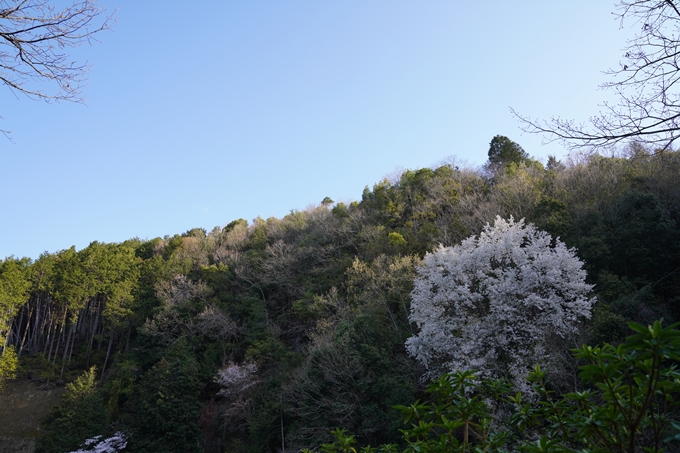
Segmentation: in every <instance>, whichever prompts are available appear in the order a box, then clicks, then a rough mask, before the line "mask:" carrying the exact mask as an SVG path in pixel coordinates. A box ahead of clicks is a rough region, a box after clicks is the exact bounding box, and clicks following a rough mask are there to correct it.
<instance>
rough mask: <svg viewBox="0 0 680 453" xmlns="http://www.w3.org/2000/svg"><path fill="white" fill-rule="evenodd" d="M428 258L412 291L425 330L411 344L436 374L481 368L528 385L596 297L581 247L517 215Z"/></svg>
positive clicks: (415, 316)
mask: <svg viewBox="0 0 680 453" xmlns="http://www.w3.org/2000/svg"><path fill="white" fill-rule="evenodd" d="M423 263H424V264H423V265H422V266H420V267H419V268H418V276H417V277H416V280H415V286H414V289H413V292H412V293H411V297H412V304H411V315H410V320H411V322H414V323H415V324H416V325H417V326H418V329H419V330H418V333H417V334H416V335H414V336H412V337H411V338H409V339H408V340H407V342H406V348H407V350H408V352H409V353H410V354H411V355H412V356H414V357H415V358H416V359H417V360H418V361H420V362H421V363H422V364H423V365H425V367H426V368H427V370H428V374H429V376H430V377H437V376H439V375H441V374H443V373H446V372H452V371H457V370H475V371H477V372H478V374H479V376H480V377H485V378H500V377H505V378H507V379H509V380H510V381H511V382H513V383H514V384H515V386H516V387H517V388H518V390H523V391H527V390H529V389H528V388H527V386H526V384H525V381H524V378H525V376H526V375H527V374H528V372H529V371H530V370H531V369H532V368H533V366H534V365H536V364H541V365H546V364H550V362H551V361H552V360H551V359H554V358H555V354H554V352H556V349H555V348H558V347H559V346H558V345H559V344H564V343H565V341H564V340H565V339H567V338H568V337H569V336H570V335H572V334H574V333H576V332H577V330H578V326H579V324H580V322H581V321H582V320H583V319H585V318H589V317H590V314H591V308H592V305H593V303H594V302H595V298H590V297H588V295H589V293H590V292H591V290H592V288H593V285H589V284H587V283H586V282H585V278H586V272H585V271H584V270H583V262H581V261H580V260H579V259H578V257H577V256H576V254H575V250H574V249H568V248H567V247H566V245H565V244H564V243H563V242H561V241H560V240H559V239H555V240H554V241H553V239H552V238H551V236H550V235H549V234H548V233H546V232H543V231H538V230H536V228H535V227H534V226H533V225H532V224H529V225H525V224H524V220H520V221H519V222H515V221H514V220H513V218H512V217H511V218H510V220H504V219H501V218H500V217H496V221H495V222H494V225H493V226H490V225H489V224H487V225H486V227H485V228H484V231H483V232H482V233H481V234H480V235H479V237H476V236H472V237H470V238H468V239H466V240H464V241H463V242H462V243H461V244H460V245H456V246H454V247H444V246H440V247H439V248H438V249H437V250H436V251H434V252H432V253H428V254H427V255H426V256H425V259H424V262H423Z"/></svg>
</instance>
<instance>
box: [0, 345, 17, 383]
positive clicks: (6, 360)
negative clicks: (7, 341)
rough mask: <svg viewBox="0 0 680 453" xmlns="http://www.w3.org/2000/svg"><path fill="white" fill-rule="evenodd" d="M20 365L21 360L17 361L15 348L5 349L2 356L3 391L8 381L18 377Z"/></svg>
mask: <svg viewBox="0 0 680 453" xmlns="http://www.w3.org/2000/svg"><path fill="white" fill-rule="evenodd" d="M18 365H19V360H18V359H17V353H16V351H15V350H14V346H10V347H8V348H5V350H4V351H3V352H2V354H0V389H2V387H3V385H4V384H5V382H6V381H8V380H10V379H14V378H15V377H16V375H17V367H18Z"/></svg>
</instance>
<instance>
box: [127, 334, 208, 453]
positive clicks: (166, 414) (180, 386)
mask: <svg viewBox="0 0 680 453" xmlns="http://www.w3.org/2000/svg"><path fill="white" fill-rule="evenodd" d="M201 387H202V384H201V382H200V379H199V370H198V364H197V362H196V359H195V358H194V356H193V354H192V352H191V351H190V349H189V347H188V344H187V341H186V340H185V339H179V340H177V341H176V342H175V343H174V344H173V345H172V346H171V347H170V348H169V349H168V351H167V353H166V354H165V355H164V356H163V358H162V359H161V360H160V361H159V362H158V363H156V365H154V366H153V368H151V369H150V370H149V371H147V372H146V373H145V374H144V375H143V376H142V377H141V379H140V381H139V384H138V385H137V386H136V388H135V391H134V393H135V397H134V398H131V399H128V400H127V407H126V415H125V416H124V417H123V422H124V425H125V426H127V427H129V429H130V431H131V433H132V435H131V436H130V442H129V444H128V450H129V451H133V452H140V453H142V452H149V453H151V452H154V453H155V452H158V451H163V452H168V453H190V452H200V451H201V449H200V446H199V445H200V433H199V428H198V424H197V420H198V418H199V411H200V407H201V404H200V401H199V395H200V391H201Z"/></svg>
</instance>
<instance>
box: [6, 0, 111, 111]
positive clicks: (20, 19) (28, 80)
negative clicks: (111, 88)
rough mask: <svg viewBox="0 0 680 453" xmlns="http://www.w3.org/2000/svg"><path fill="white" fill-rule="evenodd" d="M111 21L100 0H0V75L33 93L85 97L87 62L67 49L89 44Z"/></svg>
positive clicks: (12, 86)
mask: <svg viewBox="0 0 680 453" xmlns="http://www.w3.org/2000/svg"><path fill="white" fill-rule="evenodd" d="M110 24H111V16H110V15H106V14H104V10H103V9H102V8H100V7H99V6H98V5H97V0H76V1H74V3H73V4H71V5H70V6H67V7H65V8H58V7H56V6H55V5H53V4H52V2H51V1H49V0H0V81H2V83H3V84H4V85H5V86H6V87H8V88H10V89H11V90H12V91H13V92H15V93H22V94H24V95H26V96H28V97H29V98H31V99H42V100H45V101H48V102H49V101H61V100H65V101H75V102H82V100H83V98H82V87H83V84H84V82H85V80H86V76H87V72H88V70H89V66H88V65H87V64H86V63H78V62H75V61H72V60H71V58H70V57H69V55H68V54H67V53H66V49H67V48H73V47H77V46H80V45H81V44H84V43H88V44H91V43H92V42H93V38H94V35H95V34H96V33H98V32H100V31H102V30H106V29H108V28H109V26H110ZM41 82H47V83H49V84H50V86H51V88H50V89H48V90H43V89H42V88H41Z"/></svg>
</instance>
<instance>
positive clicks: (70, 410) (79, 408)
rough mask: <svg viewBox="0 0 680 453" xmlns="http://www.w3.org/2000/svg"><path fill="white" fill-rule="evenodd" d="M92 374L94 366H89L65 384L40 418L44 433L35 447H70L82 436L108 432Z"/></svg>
mask: <svg viewBox="0 0 680 453" xmlns="http://www.w3.org/2000/svg"><path fill="white" fill-rule="evenodd" d="M96 374H97V373H96V368H95V367H92V368H90V369H89V370H87V371H85V372H84V373H83V374H81V375H80V376H79V377H78V378H77V379H75V380H74V381H73V382H71V383H69V384H67V385H66V391H65V392H64V395H63V396H62V400H61V403H60V404H59V405H58V406H56V407H55V408H54V409H52V411H51V412H50V413H49V414H48V415H47V417H46V419H45V420H44V421H43V424H42V426H43V430H44V434H43V436H42V438H41V439H40V442H39V445H38V449H37V451H40V452H45V453H64V452H66V451H74V450H77V449H78V447H79V446H80V445H81V444H82V443H83V442H84V441H85V440H86V439H89V438H92V437H94V436H97V435H104V434H108V433H109V431H108V430H109V427H108V423H107V417H106V412H105V410H104V406H103V402H102V399H101V396H100V394H99V393H98V392H97V388H96Z"/></svg>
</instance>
